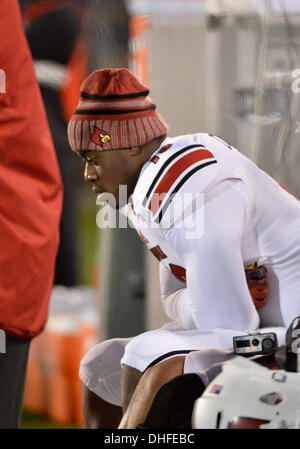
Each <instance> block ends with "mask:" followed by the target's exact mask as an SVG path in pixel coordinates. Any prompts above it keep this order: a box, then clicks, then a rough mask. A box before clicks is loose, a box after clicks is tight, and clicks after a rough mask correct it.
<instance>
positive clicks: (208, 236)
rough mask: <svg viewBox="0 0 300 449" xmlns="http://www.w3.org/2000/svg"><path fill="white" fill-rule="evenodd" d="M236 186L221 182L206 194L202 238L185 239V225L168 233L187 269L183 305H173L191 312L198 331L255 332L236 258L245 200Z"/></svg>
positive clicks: (256, 323) (240, 263) (253, 312)
mask: <svg viewBox="0 0 300 449" xmlns="http://www.w3.org/2000/svg"><path fill="white" fill-rule="evenodd" d="M239 186H243V183H242V182H241V181H238V180H237V181H223V183H221V184H219V185H217V186H216V187H215V188H214V189H213V190H211V191H210V193H209V194H207V195H206V197H205V204H204V233H203V236H202V237H201V238H187V235H188V234H187V233H188V232H190V229H189V228H188V227H187V225H186V223H185V222H184V221H183V223H182V227H181V228H173V229H172V230H170V232H169V233H168V240H169V242H170V244H171V245H172V246H173V248H174V250H175V251H176V253H177V254H179V255H180V257H181V259H182V260H183V262H184V265H185V267H186V280H187V283H186V289H184V290H183V291H182V294H181V297H180V300H178V301H179V302H181V301H182V303H184V302H186V304H185V307H184V306H183V305H182V306H181V307H177V312H178V313H180V310H184V313H186V311H187V310H189V308H190V313H191V316H192V318H193V321H194V323H195V325H196V327H197V328H198V329H201V330H206V329H214V328H227V329H237V330H254V329H256V328H257V327H258V326H259V317H258V314H257V311H256V309H255V306H254V304H253V301H252V298H251V295H250V292H249V289H248V286H247V281H246V277H245V272H244V266H243V260H242V254H241V242H242V236H243V232H244V229H245V223H246V221H247V214H248V211H249V200H248V199H247V198H246V197H245V195H244V192H243V190H242V189H240V188H239ZM194 218H195V220H196V219H197V217H196V215H195V217H194ZM184 313H183V316H182V317H181V319H182V320H183V321H184V320H185V314H184Z"/></svg>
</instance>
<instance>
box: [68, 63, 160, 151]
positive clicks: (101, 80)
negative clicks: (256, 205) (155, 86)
mask: <svg viewBox="0 0 300 449" xmlns="http://www.w3.org/2000/svg"><path fill="white" fill-rule="evenodd" d="M148 95H149V90H148V89H147V88H146V87H145V86H143V85H142V84H141V83H140V82H139V81H138V80H137V79H136V77H135V76H134V75H133V74H132V73H131V72H130V71H129V70H128V69H101V70H96V71H95V72H94V73H92V74H91V75H89V76H88V77H87V78H86V79H85V81H84V82H83V83H82V86H81V93H80V100H79V104H78V106H77V109H76V111H75V112H74V114H73V116H72V117H71V120H70V122H69V125H68V136H69V142H70V145H71V148H72V150H73V151H78V150H97V151H106V150H114V149H122V148H130V147H134V146H140V145H143V144H145V143H148V142H150V141H151V140H152V139H154V138H155V137H159V136H161V135H163V134H165V133H166V132H167V130H168V125H167V124H166V123H165V122H164V120H163V119H162V117H161V116H160V115H159V114H158V112H157V111H156V106H155V105H154V104H153V103H152V100H151V98H150V97H149V96H148Z"/></svg>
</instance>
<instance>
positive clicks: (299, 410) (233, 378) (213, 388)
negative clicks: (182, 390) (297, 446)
mask: <svg viewBox="0 0 300 449" xmlns="http://www.w3.org/2000/svg"><path fill="white" fill-rule="evenodd" d="M192 427H193V428H194V429H216V428H220V429H225V428H231V429H249V428H251V429H254V428H256V429H258V428H260V429H270V428H277V429H278V428H297V429H298V428H300V373H292V372H287V371H283V370H278V371H275V370H270V369H268V368H266V367H263V366H261V365H259V364H257V363H255V362H254V361H251V360H249V359H246V358H243V357H235V358H233V359H231V360H229V361H227V362H225V363H224V365H223V371H222V373H221V374H219V375H218V376H217V377H216V378H215V379H214V380H213V381H212V382H211V383H210V384H209V385H208V387H207V388H206V390H205V392H204V393H203V395H202V396H201V397H200V398H198V399H197V400H196V401H195V405H194V410H193V416H192Z"/></svg>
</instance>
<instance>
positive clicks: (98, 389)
mask: <svg viewBox="0 0 300 449" xmlns="http://www.w3.org/2000/svg"><path fill="white" fill-rule="evenodd" d="M123 353H124V340H123V339H112V340H107V341H104V342H102V343H99V344H97V345H96V346H94V347H93V348H92V349H90V350H89V351H88V352H87V354H85V356H84V357H83V359H82V360H81V362H80V369H79V377H80V379H81V380H82V382H83V384H84V385H85V386H86V387H87V388H88V389H89V390H90V391H92V392H94V393H95V394H97V395H98V396H99V397H101V398H102V399H104V400H105V401H108V402H111V403H112V404H114V405H117V406H119V405H120V404H119V401H118V400H117V399H116V398H112V400H110V397H112V394H111V391H110V390H111V389H112V387H113V386H111V385H109V383H108V380H106V379H110V378H111V382H112V381H114V383H116V382H117V379H114V377H118V375H119V377H120V378H121V366H120V360H121V358H122V355H123ZM120 394H121V392H119V395H120Z"/></svg>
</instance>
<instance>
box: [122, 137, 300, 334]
mask: <svg viewBox="0 0 300 449" xmlns="http://www.w3.org/2000/svg"><path fill="white" fill-rule="evenodd" d="M131 220H132V221H133V222H134V226H135V227H136V229H137V231H138V233H139V236H140V238H141V239H142V240H143V241H144V243H145V244H146V245H147V246H148V248H149V249H150V250H151V251H152V253H153V254H154V255H155V256H156V257H157V259H158V260H159V261H160V262H161V265H163V267H162V273H163V274H162V276H161V288H162V296H163V305H164V307H165V310H166V312H167V313H168V315H169V316H170V317H171V318H172V319H174V320H177V321H178V322H180V323H181V324H182V325H183V326H184V327H185V328H186V329H201V330H205V329H212V328H228V329H245V330H254V329H256V328H258V327H262V326H277V325H278V326H282V325H283V326H287V325H288V324H289V323H290V322H291V321H292V319H293V318H295V316H297V315H300V203H299V201H298V200H297V199H296V198H295V197H294V196H293V195H291V194H290V193H288V192H287V191H286V190H285V189H284V188H283V187H282V186H280V185H279V184H278V183H277V182H276V181H275V180H274V179H273V178H272V177H270V176H269V175H268V174H267V173H265V172H264V171H263V170H261V169H260V168H259V167H257V166H256V165H255V164H254V163H253V162H252V161H250V160H249V159H248V158H246V157H245V156H243V155H242V154H241V153H240V152H239V151H238V150H237V149H235V148H233V147H231V146H230V145H228V144H227V143H226V142H224V141H223V140H222V139H220V138H218V137H216V136H211V135H209V134H204V133H198V134H191V135H186V136H179V137H175V138H169V137H168V138H166V140H165V141H164V142H163V143H162V144H161V146H160V148H159V149H158V150H157V151H156V152H155V153H154V154H153V155H152V157H151V159H150V160H149V161H148V162H147V163H146V164H145V165H144V166H143V168H142V170H141V173H140V176H139V179H138V182H137V185H136V187H135V190H134V193H133V195H132V213H131ZM260 259H263V261H264V262H263V264H264V265H265V266H266V267H267V268H268V277H269V281H270V288H269V297H268V303H267V305H266V306H265V307H264V308H262V309H260V310H259V311H258V310H256V309H255V307H254V304H253V302H252V298H251V296H250V293H249V290H248V287H247V283H246V278H245V273H244V267H245V266H246V265H248V264H250V263H252V262H254V261H257V260H260ZM167 273H169V277H168V274H167ZM171 273H172V274H171ZM173 275H174V276H175V277H176V278H177V279H176V280H175V281H174V276H173ZM172 279H173V281H172ZM164 299H165V300H164Z"/></svg>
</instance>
